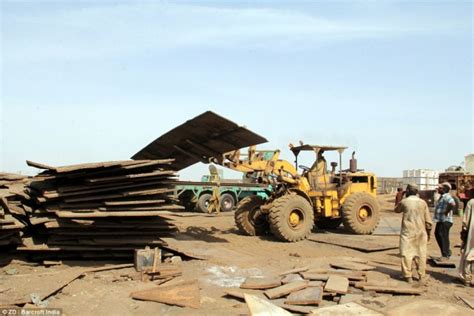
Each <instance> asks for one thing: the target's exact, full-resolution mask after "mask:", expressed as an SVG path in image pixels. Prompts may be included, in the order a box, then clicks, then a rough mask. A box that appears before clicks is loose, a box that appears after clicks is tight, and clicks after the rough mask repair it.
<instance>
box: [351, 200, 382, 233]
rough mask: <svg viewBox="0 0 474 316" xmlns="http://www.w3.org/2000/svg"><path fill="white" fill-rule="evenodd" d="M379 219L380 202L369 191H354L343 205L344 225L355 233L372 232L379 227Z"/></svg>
mask: <svg viewBox="0 0 474 316" xmlns="http://www.w3.org/2000/svg"><path fill="white" fill-rule="evenodd" d="M379 219H380V207H379V204H378V202H377V200H376V199H375V197H373V196H372V195H370V194H369V193H366V192H356V193H352V194H351V195H350V196H349V197H348V198H347V199H346V200H345V201H344V204H343V205H342V222H343V223H344V227H345V228H346V229H347V230H348V231H350V232H351V233H353V234H357V235H368V234H372V232H373V231H374V230H375V228H377V225H378V223H379Z"/></svg>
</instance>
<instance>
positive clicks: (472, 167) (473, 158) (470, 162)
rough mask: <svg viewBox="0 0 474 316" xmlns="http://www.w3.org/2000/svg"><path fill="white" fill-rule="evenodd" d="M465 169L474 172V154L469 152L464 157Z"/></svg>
mask: <svg viewBox="0 0 474 316" xmlns="http://www.w3.org/2000/svg"><path fill="white" fill-rule="evenodd" d="M464 170H466V172H468V173H471V174H474V154H469V155H467V156H465V157H464Z"/></svg>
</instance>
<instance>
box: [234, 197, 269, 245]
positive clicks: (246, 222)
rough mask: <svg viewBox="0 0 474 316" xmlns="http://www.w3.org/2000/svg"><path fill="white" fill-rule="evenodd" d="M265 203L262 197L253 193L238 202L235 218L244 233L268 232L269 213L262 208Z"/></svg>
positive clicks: (255, 234) (253, 234) (258, 233)
mask: <svg viewBox="0 0 474 316" xmlns="http://www.w3.org/2000/svg"><path fill="white" fill-rule="evenodd" d="M263 203H264V201H263V199H262V198H261V197H259V196H257V195H252V196H248V197H246V198H244V199H243V200H242V201H240V202H239V203H238V204H237V208H236V210H235V214H234V220H235V224H236V225H237V228H238V229H239V231H240V232H241V233H242V234H244V235H248V236H260V235H265V234H267V233H268V219H267V215H266V214H263V213H262V211H261V210H260V206H262V204H263Z"/></svg>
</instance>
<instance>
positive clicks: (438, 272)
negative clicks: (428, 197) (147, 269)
mask: <svg viewBox="0 0 474 316" xmlns="http://www.w3.org/2000/svg"><path fill="white" fill-rule="evenodd" d="M391 199H392V197H391V196H381V197H379V200H380V202H381V204H382V206H383V212H382V222H383V223H385V224H386V225H388V226H391V227H396V228H398V227H399V225H400V219H401V215H399V214H394V213H393V212H392V211H391V203H392V202H391ZM172 217H173V218H174V219H175V223H176V224H177V225H178V227H179V229H180V233H179V234H178V236H177V238H178V239H179V240H180V241H179V243H180V244H181V245H183V247H187V248H188V249H189V250H191V251H193V252H195V253H200V254H203V255H206V256H207V257H208V259H207V260H186V261H183V262H182V263H178V264H177V266H178V267H179V268H180V269H182V271H183V275H182V276H180V277H177V278H175V279H174V280H172V281H170V282H168V283H166V284H167V285H171V284H177V283H179V282H180V281H183V280H192V279H197V280H198V281H199V286H200V294H201V307H200V308H199V309H191V308H182V307H176V306H168V305H165V304H160V303H155V302H145V301H137V300H134V299H132V298H131V297H130V293H131V292H134V291H138V290H141V289H147V288H151V287H154V286H156V285H154V284H153V283H152V282H143V281H141V280H138V279H134V280H131V279H130V277H133V276H136V272H135V270H134V269H133V268H126V269H120V270H110V271H104V272H96V273H89V274H87V275H86V276H85V277H82V278H78V279H76V280H74V281H72V282H71V283H69V284H68V285H67V286H66V287H64V288H63V289H62V290H60V291H59V292H58V293H56V294H54V295H52V296H51V297H50V298H49V299H48V302H47V306H48V307H50V308H61V309H62V311H63V314H64V315H150V314H154V315H223V314H227V315H246V314H249V311H248V309H247V307H246V304H245V302H243V301H239V300H236V299H234V298H229V297H227V296H225V292H224V291H225V290H226V289H228V288H231V287H238V286H239V285H240V283H241V282H242V281H243V280H244V279H245V277H247V276H252V275H271V274H278V273H281V272H283V271H285V270H289V269H292V268H295V267H302V266H311V267H329V263H331V262H337V261H338V260H341V259H348V258H350V259H351V260H360V261H370V262H371V264H373V261H372V260H378V261H384V262H385V263H383V264H382V263H379V264H377V265H376V266H377V270H376V271H379V272H382V273H384V274H387V275H389V276H390V277H391V278H392V279H397V280H399V279H400V267H399V266H398V263H399V260H400V259H399V257H398V249H391V250H386V251H379V252H372V253H365V252H361V251H358V250H353V249H349V248H345V247H341V246H337V245H331V244H326V243H319V242H314V241H311V240H305V241H301V242H297V243H284V242H279V241H276V240H274V239H273V238H272V237H249V236H242V235H239V234H238V232H237V230H236V228H235V226H234V221H233V216H232V214H221V215H219V216H212V217H210V216H206V215H205V214H198V213H196V214H193V215H192V216H186V217H183V216H172ZM455 221H456V222H455V224H454V226H453V228H452V229H451V243H452V250H453V255H458V254H459V248H456V247H455V246H456V245H457V244H459V231H460V218H459V217H456V219H455ZM323 233H325V232H324V231H318V230H315V231H314V232H313V235H315V236H317V235H318V234H323ZM330 234H334V236H337V237H338V238H345V239H347V240H353V242H354V243H359V242H360V241H359V239H357V240H355V239H354V238H353V235H349V234H346V233H345V232H344V230H343V229H342V227H341V228H340V229H339V230H336V231H333V232H331V233H330ZM377 240H378V242H380V243H382V244H383V243H387V244H397V242H398V236H395V235H381V236H378V237H377ZM428 249H429V251H428V252H429V254H430V255H435V256H439V255H440V254H439V249H438V246H437V244H436V241H435V240H434V237H433V238H432V240H431V242H430V243H429V245H428ZM114 263H117V262H114ZM389 263H392V264H389ZM104 264H108V263H107V262H84V261H63V264H62V265H60V266H53V267H49V268H47V267H44V266H42V265H33V264H31V263H27V262H24V261H22V260H20V259H16V260H14V261H12V262H11V263H10V264H8V265H6V266H4V267H2V268H1V270H0V294H1V295H3V296H4V297H5V295H6V297H7V298H8V291H9V288H11V287H14V288H15V289H16V291H17V292H18V291H20V289H23V291H24V292H25V293H24V294H25V295H28V296H29V295H30V294H31V293H35V292H41V291H42V289H43V290H44V289H45V288H47V287H48V286H50V287H52V288H54V286H55V285H54V282H53V281H52V279H54V278H55V280H56V281H57V282H58V284H60V283H61V282H63V281H64V280H67V279H68V278H71V276H74V275H75V274H77V270H76V269H82V268H83V267H86V266H87V267H90V266H103V265H104ZM428 273H429V275H430V276H431V278H430V280H429V283H428V286H427V287H423V286H422V287H423V288H424V289H426V292H425V293H424V294H422V295H421V296H419V297H415V296H404V295H394V296H392V295H385V294H375V293H365V294H364V296H365V297H366V299H365V300H363V301H362V304H363V305H365V306H367V307H369V308H371V309H373V310H376V311H380V312H383V313H385V312H387V311H390V310H391V309H392V308H395V307H399V306H401V305H404V304H408V303H410V302H413V301H420V302H421V300H425V299H427V300H431V301H437V302H442V303H450V304H453V305H455V306H457V307H458V308H459V309H460V310H461V311H466V313H465V315H467V314H469V313H472V310H469V309H467V308H466V305H465V304H464V303H463V302H461V301H459V300H458V299H457V298H456V297H455V296H454V293H455V292H458V293H463V294H466V295H472V288H466V287H464V286H462V285H461V284H460V283H459V282H458V281H457V278H456V269H446V268H435V267H431V266H430V265H428ZM56 281H55V282H56ZM331 304H335V303H333V302H329V301H327V302H325V303H324V304H322V306H324V305H331ZM438 311H439V315H445V312H444V311H443V310H442V309H439V310H438ZM430 313H431V314H432V315H433V312H430ZM434 314H436V312H435V313H434Z"/></svg>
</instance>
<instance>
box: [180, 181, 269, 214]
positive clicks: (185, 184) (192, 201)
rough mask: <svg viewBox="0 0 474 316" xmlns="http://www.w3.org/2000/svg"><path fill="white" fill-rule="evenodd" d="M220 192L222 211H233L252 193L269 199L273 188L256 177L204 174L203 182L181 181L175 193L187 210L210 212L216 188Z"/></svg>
mask: <svg viewBox="0 0 474 316" xmlns="http://www.w3.org/2000/svg"><path fill="white" fill-rule="evenodd" d="M215 189H218V192H219V205H220V210H221V212H229V211H232V209H233V208H234V206H235V205H236V204H237V203H238V202H239V201H241V200H242V199H244V198H246V197H247V196H251V195H258V196H260V197H262V198H263V199H267V198H268V196H269V193H270V191H271V188H269V186H267V185H263V184H259V183H257V181H256V179H253V178H246V177H245V175H244V177H243V179H241V180H240V179H220V178H219V177H218V176H217V177H216V175H213V174H212V172H211V175H204V176H202V178H201V182H192V181H180V184H179V185H177V186H176V188H175V190H176V192H175V195H176V196H177V197H178V199H179V200H180V202H181V204H182V205H183V206H184V207H185V208H186V210H187V211H194V210H197V211H199V212H203V213H208V207H209V203H210V200H211V198H212V195H213V193H214V190H215Z"/></svg>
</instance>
